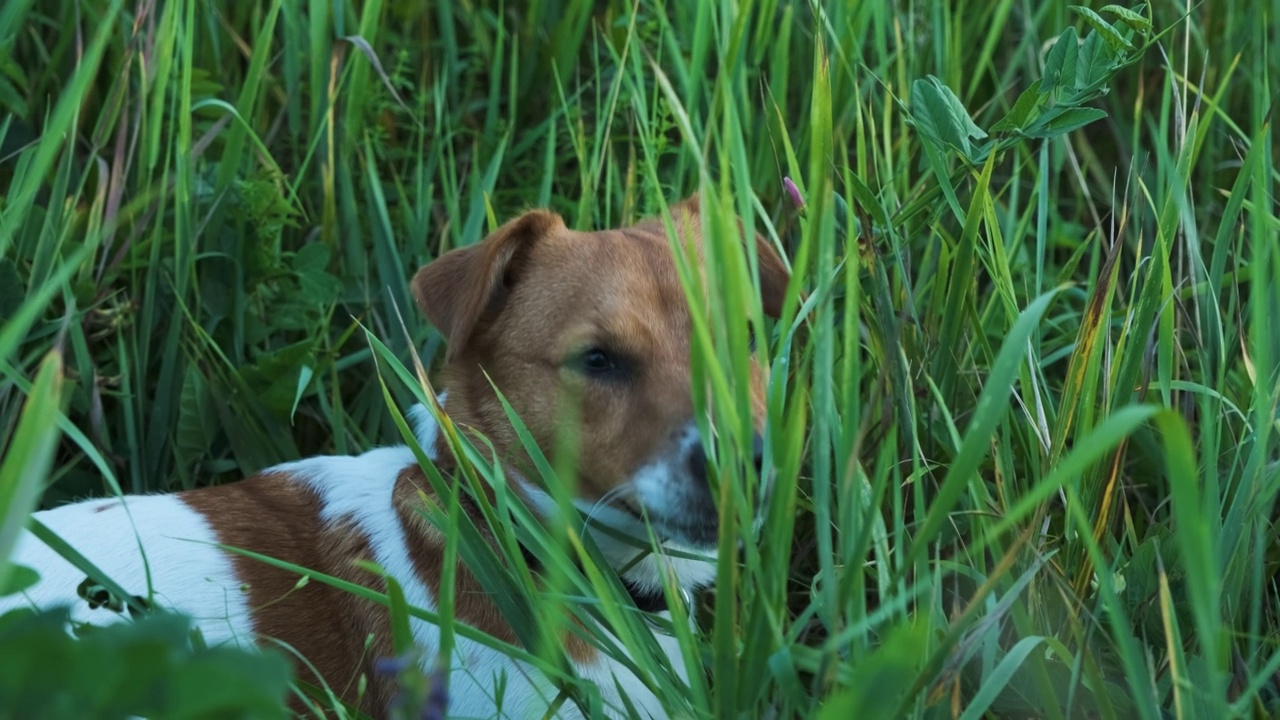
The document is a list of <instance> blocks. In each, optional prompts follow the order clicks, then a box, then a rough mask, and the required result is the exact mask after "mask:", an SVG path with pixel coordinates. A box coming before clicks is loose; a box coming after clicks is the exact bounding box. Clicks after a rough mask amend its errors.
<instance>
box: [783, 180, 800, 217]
mask: <svg viewBox="0 0 1280 720" xmlns="http://www.w3.org/2000/svg"><path fill="white" fill-rule="evenodd" d="M782 189H783V190H786V191H787V195H788V196H789V197H790V198H791V202H792V203H793V204H794V205H795V206H796V209H797V210H802V209H804V196H803V195H801V194H800V188H798V187H796V184H795V183H794V182H792V181H791V178H789V177H783V178H782Z"/></svg>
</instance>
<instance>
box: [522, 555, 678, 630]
mask: <svg viewBox="0 0 1280 720" xmlns="http://www.w3.org/2000/svg"><path fill="white" fill-rule="evenodd" d="M519 545H520V554H521V555H522V556H524V562H525V564H526V565H528V566H529V570H530V571H531V572H538V571H539V570H541V569H542V563H540V562H538V558H537V557H535V556H534V554H533V552H532V551H531V550H529V548H527V547H525V545H524V543H519ZM574 564H575V565H577V566H578V569H579V570H581V569H582V566H581V565H578V563H577V561H575V562H574ZM618 580H619V581H620V582H621V583H622V587H623V589H624V590H626V591H627V595H629V596H630V597H631V602H633V603H635V605H636V609H638V610H640V611H641V612H647V613H659V612H663V611H665V610H667V609H668V606H667V596H666V594H665V593H663V592H662V589H661V588H659V589H658V590H646V589H644V588H642V587H640V586H639V585H637V584H636V583H633V582H631V581H630V580H627V579H626V578H624V577H619V578H618Z"/></svg>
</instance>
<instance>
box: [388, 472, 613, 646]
mask: <svg viewBox="0 0 1280 720" xmlns="http://www.w3.org/2000/svg"><path fill="white" fill-rule="evenodd" d="M420 493H421V494H422V495H425V496H427V497H429V498H431V499H432V500H433V501H434V502H436V503H437V504H440V505H443V503H441V501H440V499H439V497H437V496H436V494H435V492H434V491H433V490H432V488H431V485H430V483H429V482H428V481H427V478H426V476H425V474H424V473H423V472H422V469H421V468H419V467H416V466H413V467H407V468H405V469H404V470H403V471H402V472H401V473H400V477H399V478H397V480H396V487H395V492H394V498H395V500H394V502H395V504H396V515H397V516H398V517H399V518H400V525H401V526H402V527H403V528H404V529H405V534H406V536H407V537H410V538H414V540H415V541H414V542H410V543H409V556H410V557H411V558H412V559H413V565H414V567H415V568H416V569H417V572H418V577H420V578H422V581H423V582H424V583H426V585H427V587H428V588H429V589H430V590H431V596H432V597H433V598H439V597H440V581H441V579H442V578H443V577H444V562H443V561H444V545H445V538H444V536H442V535H441V534H440V532H439V530H437V529H436V528H435V527H433V526H432V525H431V523H430V522H428V521H427V519H426V518H425V517H423V516H422V513H421V512H420V508H421V507H422V499H421V497H420V495H419V494H420ZM463 508H464V509H467V510H468V511H469V514H470V515H471V520H472V521H473V522H474V523H475V525H476V527H477V528H478V529H479V530H480V532H481V533H482V534H484V536H485V539H486V540H489V541H490V542H491V543H492V544H493V545H494V547H495V549H496V548H497V543H496V541H495V540H494V539H493V536H492V534H491V533H490V532H489V529H488V525H487V524H486V521H485V519H484V517H483V516H482V515H480V512H479V508H477V507H475V506H474V505H472V504H471V503H469V502H468V503H464V504H463ZM454 572H455V574H454V612H455V613H456V615H457V618H458V619H459V620H461V621H462V622H464V623H466V624H468V625H470V626H471V627H473V628H476V629H477V630H482V631H484V632H486V633H488V634H489V635H492V636H493V637H495V638H497V639H499V640H502V641H503V642H507V643H511V644H512V645H516V646H519V645H520V641H519V639H518V638H517V637H516V634H515V632H514V631H513V630H512V629H511V626H510V624H508V623H507V620H506V619H505V618H503V617H502V614H501V612H499V610H498V606H497V605H495V604H494V603H493V601H492V600H491V599H490V598H489V595H488V593H486V592H485V590H484V588H483V587H482V586H481V585H480V581H479V580H476V578H475V576H474V575H472V574H471V572H470V571H469V570H467V568H466V567H465V566H464V565H462V563H461V562H459V563H458V565H457V568H456V569H455V571H454ZM569 619H570V620H571V621H576V619H575V618H573V617H572V616H570V618H569ZM561 641H562V642H563V643H564V647H565V650H566V651H567V652H568V654H569V657H570V658H571V659H573V660H574V661H575V662H579V663H588V662H591V661H592V660H594V659H595V657H596V650H595V648H593V647H592V646H591V645H589V644H588V643H587V642H586V641H585V640H583V639H582V638H581V637H580V636H579V635H577V634H575V633H573V632H571V631H569V630H568V629H566V631H565V632H564V635H563V636H562V637H561Z"/></svg>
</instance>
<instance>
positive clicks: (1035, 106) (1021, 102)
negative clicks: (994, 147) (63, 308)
mask: <svg viewBox="0 0 1280 720" xmlns="http://www.w3.org/2000/svg"><path fill="white" fill-rule="evenodd" d="M1041 82H1042V81H1041V80H1036V81H1035V82H1033V83H1031V85H1029V86H1027V89H1026V90H1023V91H1022V94H1020V95H1018V100H1017V101H1016V102H1014V104H1013V107H1012V108H1010V110H1009V112H1008V114H1006V115H1005V116H1004V117H1003V118H1001V119H1000V121H999V122H997V123H996V124H995V125H992V126H991V132H993V133H997V132H1010V131H1013V130H1021V129H1022V128H1025V127H1026V126H1027V125H1029V124H1030V123H1031V122H1032V120H1034V119H1035V116H1036V113H1037V111H1039V109H1040V107H1041V105H1042V104H1043V103H1044V101H1045V96H1046V93H1045V92H1043V91H1041V89H1040V87H1041Z"/></svg>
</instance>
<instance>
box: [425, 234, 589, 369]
mask: <svg viewBox="0 0 1280 720" xmlns="http://www.w3.org/2000/svg"><path fill="white" fill-rule="evenodd" d="M563 228H564V220H562V219H561V218H560V216H559V215H557V214H555V213H553V212H549V211H546V210H530V211H529V212H526V213H525V214H523V215H521V216H520V217H518V218H516V219H514V220H511V221H509V222H507V223H506V224H504V225H503V226H502V227H500V228H498V229H497V230H495V231H493V233H492V234H491V235H489V236H488V237H486V238H485V239H484V240H482V241H480V242H478V243H476V244H475V245H470V246H468V247H463V248H457V249H455V250H450V251H449V252H447V253H445V254H444V255H441V256H440V257H438V258H436V259H435V260H433V261H431V262H429V263H427V264H426V265H424V266H423V267H422V268H421V269H419V270H418V272H417V274H415V275H414V276H413V282H412V284H411V289H412V292H413V297H414V299H415V300H416V301H417V302H418V308H419V309H420V310H422V313H423V314H424V315H426V316H427V319H428V320H429V321H431V324H432V325H435V326H436V329H437V330H439V331H440V334H442V335H444V336H445V338H446V339H447V340H448V342H449V349H448V353H447V355H446V358H447V359H448V360H452V359H453V358H455V357H457V356H458V354H459V353H461V352H462V350H463V349H464V348H465V347H466V346H467V342H468V341H469V340H470V339H471V336H472V334H473V333H474V332H475V330H476V326H477V325H478V324H479V322H480V320H481V318H483V317H484V316H485V314H486V313H488V312H492V311H494V310H496V309H497V308H498V307H500V306H501V304H502V300H503V299H504V298H505V297H506V294H507V291H508V290H509V289H510V288H511V284H512V283H513V282H514V281H515V272H516V271H517V270H518V268H519V259H520V257H521V256H522V255H523V254H524V253H525V252H527V251H528V249H529V247H530V246H531V245H532V244H533V243H534V242H536V241H537V240H538V238H540V237H543V236H544V235H546V234H547V233H549V232H552V231H554V230H556V229H563Z"/></svg>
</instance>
